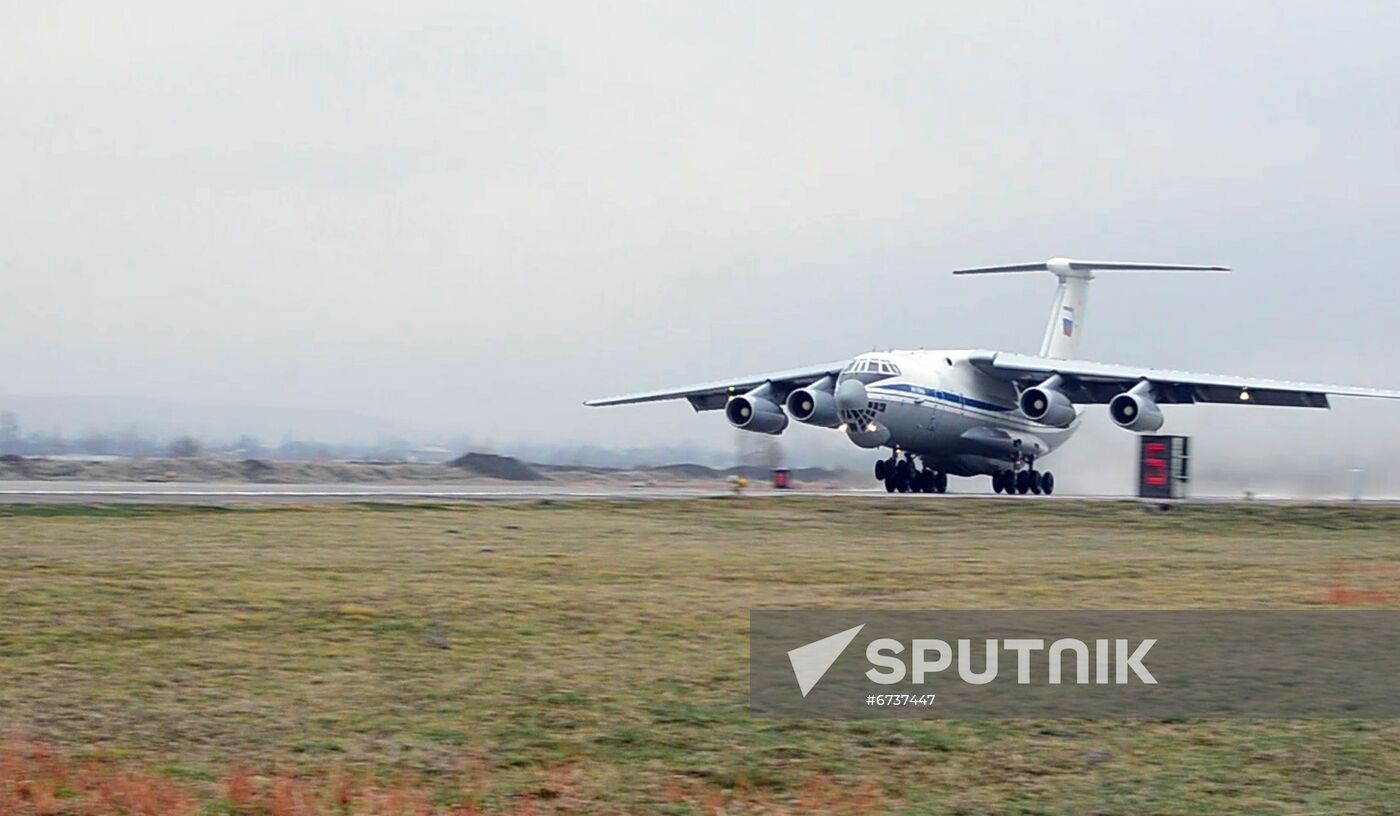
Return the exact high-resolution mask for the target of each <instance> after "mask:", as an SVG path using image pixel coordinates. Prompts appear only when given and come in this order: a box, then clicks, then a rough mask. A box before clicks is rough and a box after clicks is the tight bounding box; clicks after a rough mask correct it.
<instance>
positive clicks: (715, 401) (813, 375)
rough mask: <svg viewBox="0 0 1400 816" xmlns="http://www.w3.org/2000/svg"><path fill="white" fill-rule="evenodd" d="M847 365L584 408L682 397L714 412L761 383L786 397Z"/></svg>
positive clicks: (604, 400)
mask: <svg viewBox="0 0 1400 816" xmlns="http://www.w3.org/2000/svg"><path fill="white" fill-rule="evenodd" d="M849 362H850V360H835V361H833V362H830V363H820V364H818V365H814V366H807V367H805V368H790V369H787V370H786V371H770V372H768V373H766V374H749V375H745V376H742V377H734V378H732V379H728V380H715V381H713V382H707V383H697V384H695V385H683V386H681V387H679V388H662V389H659V390H656V391H640V392H638V393H636V394H622V395H620V396H616V397H604V398H602V399H593V400H588V401H587V402H585V403H584V405H587V406H590V407H595V408H596V407H600V406H604V405H628V404H631V403H634V402H658V401H660V400H672V399H681V398H682V397H684V398H685V399H687V400H689V401H690V405H691V407H692V408H694V409H695V410H697V411H715V410H718V409H720V408H723V407H724V404H725V402H726V401H728V399H729V397H730V396H731V395H734V394H742V393H744V392H745V391H751V390H753V389H754V388H757V387H758V386H760V385H763V384H764V383H772V384H773V385H774V387H775V388H777V390H778V391H779V392H780V393H781V394H783V395H786V393H787V392H789V391H792V390H793V389H796V388H801V387H802V386H804V385H811V384H812V383H814V382H816V381H817V380H820V379H821V378H822V377H825V376H827V375H828V374H829V375H831V376H832V377H835V376H836V375H837V374H839V373H840V372H841V369H843V368H845V367H846V364H847V363H849Z"/></svg>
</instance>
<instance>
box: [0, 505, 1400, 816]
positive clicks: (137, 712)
mask: <svg viewBox="0 0 1400 816" xmlns="http://www.w3.org/2000/svg"><path fill="white" fill-rule="evenodd" d="M1398 546H1400V509H1392V508H1349V507H1326V508H1323V507H1318V508H1307V507H1280V506H1250V507H1225V506H1202V507H1187V508H1181V509H1179V510H1177V511H1175V512H1172V513H1155V514H1154V513H1145V512H1143V511H1141V510H1139V509H1137V508H1135V507H1133V506H1132V505H1129V504H1118V503H1111V504H1091V503H1084V504H1078V503H1068V502H1065V503H1058V502H1055V503H1034V504H1031V503H1022V502H1015V501H1005V502H1001V501H986V502H982V501H958V502H948V503H939V502H936V501H911V502H905V503H898V502H885V501H865V500H860V499H821V500H816V499H792V498H789V499H784V500H773V499H760V498H753V499H710V500H695V501H675V502H648V503H624V502H619V503H603V502H597V503H578V504H569V503H547V502H542V503H534V504H519V505H510V504H486V505H457V506H451V507H433V506H407V505H365V506H351V507H315V508H266V509H215V508H194V507H146V506H122V507H105V508H104V507H81V506H44V507H7V508H0V605H3V606H2V607H0V608H3V610H4V619H3V623H4V628H3V631H0V676H3V681H2V682H0V730H2V731H3V733H4V734H5V735H7V736H8V737H9V738H10V739H11V740H13V741H15V742H16V743H17V744H19V745H22V746H32V745H33V744H35V743H45V744H51V745H53V746H55V748H56V750H58V751H60V752H61V753H62V754H63V755H65V756H67V757H68V758H70V760H71V762H72V763H73V764H74V765H75V767H76V766H78V765H81V764H82V763H83V762H86V761H87V760H89V759H91V760H96V761H97V762H98V765H99V766H100V767H102V768H107V769H109V770H107V771H103V773H116V771H111V770H110V769H111V768H123V769H130V768H137V769H141V771H140V772H141V773H142V774H146V775H147V776H149V777H150V778H153V779H158V780H166V781H168V782H169V785H170V786H171V788H170V790H171V791H173V793H170V794H169V795H170V796H172V797H174V799H172V800H171V801H173V802H177V803H178V807H175V806H172V807H175V809H176V810H181V809H185V810H189V812H198V811H201V810H202V811H203V812H205V813H226V812H231V811H237V812H244V811H256V810H264V811H268V812H273V813H274V814H275V816H291V814H292V813H293V812H295V813H313V812H316V813H319V812H349V811H350V810H355V809H359V810H366V811H374V812H387V811H388V810H393V809H394V808H399V809H401V810H407V811H413V810H415V809H416V810H417V811H422V810H423V809H424V808H430V809H436V810H448V809H453V808H455V809H457V810H458V812H461V813H468V812H476V811H477V810H480V811H482V812H510V813H514V812H539V813H547V812H575V813H592V812H623V813H652V812H662V813H705V812H724V813H743V812H767V813H776V812H794V813H796V812H811V811H813V810H814V809H815V810H824V809H830V810H845V811H847V812H895V813H966V814H984V813H1065V814H1084V813H1103V814H1109V813H1125V814H1129V813H1131V814H1148V813H1202V814H1215V813H1278V812H1282V813H1389V812H1396V811H1397V810H1400V724H1395V723H1391V722H1380V723H1377V722H1328V721H1298V722H1292V721H1290V722H1277V721H1275V722H1253V723H1241V722H1233V723H1231V722H1146V723H1144V722H1123V721H1112V722H1089V721H1058V720H1057V721H959V722H888V721H879V722H858V723H845V722H813V721H794V722H787V721H767V720H763V721H760V720H751V719H749V718H748V716H747V715H746V711H745V707H746V704H747V693H748V674H747V659H748V646H747V635H746V631H747V622H748V612H749V610H750V609H756V608H765V607H772V608H782V607H801V606H825V607H838V608H840V607H845V608H850V607H864V608H913V609H922V608H965V609H974V608H980V609H989V608H1000V609H1017V608H1022V609H1024V608H1044V609H1091V608H1104V609H1113V608H1136V609H1156V608H1249V609H1256V608H1297V607H1307V606H1315V605H1318V604H1321V603H1324V602H1325V601H1326V599H1327V598H1328V593H1329V586H1330V585H1331V584H1332V583H1334V581H1335V580H1336V579H1335V577H1334V574H1335V565H1336V564H1337V563H1338V562H1346V563H1347V564H1350V565H1353V571H1354V573H1355V574H1359V575H1360V576H1361V578H1359V579H1357V580H1362V581H1363V582H1369V584H1370V585H1372V586H1371V589H1373V590H1374V589H1375V587H1374V585H1375V584H1378V583H1379V584H1383V583H1387V582H1391V581H1397V580H1400V577H1397V576H1400V573H1396V572H1394V571H1392V570H1393V569H1394V568H1395V565H1396V564H1397V563H1400V552H1397V547H1398ZM1357 565H1361V566H1363V567H1365V569H1359V570H1357V569H1355V567H1356V566H1357ZM1396 589H1400V587H1396ZM1333 597H1334V598H1335V595H1334V596H1333ZM1357 597H1359V598H1360V599H1362V600H1365V601H1367V602H1370V603H1373V604H1381V605H1385V604H1388V603H1392V601H1390V596H1388V595H1386V594H1383V593H1382V592H1378V591H1377V592H1373V593H1371V594H1363V595H1359V596H1357ZM30 751H31V748H29V747H24V748H21V749H17V750H15V751H11V753H10V759H9V760H6V761H5V762H0V766H5V765H6V762H8V767H9V768H10V771H9V776H14V775H19V776H24V775H25V774H26V773H28V774H29V775H30V776H34V775H36V774H38V775H41V776H42V775H43V774H44V773H49V772H47V771H35V770H34V768H39V767H41V766H43V762H46V761H48V760H46V759H44V757H42V756H41V757H40V758H39V759H37V760H36V759H34V758H33V757H28V758H26V755H27V752H30ZM34 762H38V763H39V764H38V765H33V764H25V763H34ZM89 767H97V766H89ZM26 768H28V769H30V770H28V771H26V770H25V769H26ZM231 769H232V770H231ZM54 773H58V772H56V771H55V772H54ZM64 773H66V772H64ZM94 773H96V771H94ZM6 778H7V772H6V771H5V769H4V767H0V788H3V789H4V790H0V814H3V813H7V812H12V810H13V808H18V809H19V810H21V811H23V810H24V809H25V808H29V809H30V810H32V811H33V812H36V813H40V814H41V815H42V814H44V811H45V809H46V808H47V809H48V811H49V812H63V811H65V810H73V811H75V812H77V811H80V810H81V809H80V808H76V807H73V808H65V807H64V806H63V804H62V802H63V799H64V792H65V791H67V794H68V795H69V796H71V797H74V798H75V801H76V800H77V798H80V796H79V794H81V793H82V791H83V790H86V788H82V786H81V785H77V784H76V783H74V782H72V779H73V778H75V777H73V776H71V775H65V776H63V779H62V780H59V781H55V782H52V783H51V784H50V787H51V790H49V793H50V794H53V796H50V797H49V799H45V800H44V802H45V803H46V804H45V805H44V806H39V805H37V804H35V802H36V801H37V800H35V799H34V797H33V795H29V798H25V797H24V796H19V798H17V799H16V798H14V797H15V796H18V794H14V792H13V790H11V788H13V785H12V784H10V783H7V782H5V781H4V780H5V779H6ZM65 780H66V781H65ZM221 780H222V781H221ZM278 780H281V781H280V782H279V781H278ZM288 780H292V782H289V781H288ZM296 780H301V781H296ZM345 780H353V781H354V785H355V786H356V787H355V789H356V790H363V789H367V788H366V786H367V785H373V786H377V787H376V789H377V790H384V791H393V790H397V789H401V788H403V789H407V788H411V789H412V790H413V791H414V792H415V793H414V794H413V796H415V797H418V798H409V799H400V800H391V799H384V798H382V797H381V799H379V800H377V801H379V805H378V806H376V807H368V806H364V807H362V806H361V805H362V804H363V801H364V800H363V799H362V798H361V799H355V800H354V802H358V803H360V804H354V803H350V804H347V802H349V801H350V800H348V799H346V797H345V796H344V795H343V793H342V794H337V793H335V790H336V788H337V786H339V787H341V788H344V787H346V785H348V784H349V783H347V782H346V781H345ZM405 780H408V781H405ZM293 783H295V784H299V785H304V786H305V788H304V791H309V792H305V793H304V800H296V801H302V804H303V805H304V806H305V807H304V808H303V809H302V810H297V809H296V808H291V806H289V805H287V804H286V802H290V801H294V800H295V797H292V798H291V799H287V798H286V797H284V800H285V801H283V803H282V805H277V804H276V803H277V801H281V800H277V799H276V790H275V789H277V786H278V785H286V784H293ZM94 784H96V783H94ZM7 785H9V787H6V786H7ZM31 787H32V785H31ZM41 787H42V786H41ZM162 789H163V788H162ZM249 789H251V790H253V791H255V792H256V791H262V794H260V795H263V796H264V798H263V799H256V798H249V797H250V796H252V794H249V793H248V790H249ZM6 790H8V791H10V794H13V795H12V796H10V799H6V798H5V796H6V795H9V794H4V791H6ZM286 790H291V789H290V788H288V789H286ZM286 790H284V791H283V792H284V793H286ZM84 795H85V794H84ZM299 795H300V794H299ZM366 795H368V794H366ZM287 796H292V795H291V794H287ZM267 797H271V798H267ZM11 799H13V802H11V804H12V805H13V808H10V809H7V806H6V804H5V803H6V802H7V801H11ZM50 800H53V802H57V803H58V804H57V805H55V804H53V803H52V802H51V801H50ZM84 801H86V800H84ZM394 801H397V802H398V804H397V805H395V804H393V802H394ZM386 802H388V804H385V803H386ZM415 802H416V803H417V804H413V803H415ZM405 803H407V804H405ZM352 805H353V806H352ZM113 807H114V809H115V810H117V811H121V812H128V813H131V812H137V811H141V810H142V809H143V808H141V807H133V806H131V805H126V806H123V807H116V806H113ZM55 808H57V809H56V810H55ZM289 808H290V809H289ZM307 808H309V809H307ZM279 811H280V812H279Z"/></svg>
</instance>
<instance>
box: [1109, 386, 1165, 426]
mask: <svg viewBox="0 0 1400 816" xmlns="http://www.w3.org/2000/svg"><path fill="white" fill-rule="evenodd" d="M1108 415H1109V416H1111V417H1113V421H1114V422H1115V423H1117V425H1118V427H1120V428H1123V429H1125V430H1129V431H1136V432H1138V433H1148V432H1151V431H1155V430H1157V429H1158V428H1160V427H1162V423H1163V422H1164V421H1166V420H1165V419H1164V418H1163V416H1162V409H1161V408H1159V407H1158V406H1157V403H1155V402H1153V401H1152V398H1151V397H1149V396H1148V391H1147V389H1145V388H1141V387H1135V388H1133V389H1132V390H1131V391H1125V392H1123V393H1122V394H1119V395H1118V396H1116V397H1114V398H1113V399H1112V400H1110V401H1109V403H1108Z"/></svg>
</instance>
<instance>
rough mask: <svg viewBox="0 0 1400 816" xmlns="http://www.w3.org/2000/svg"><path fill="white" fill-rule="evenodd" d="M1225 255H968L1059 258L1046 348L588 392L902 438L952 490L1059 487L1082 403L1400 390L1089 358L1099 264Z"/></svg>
mask: <svg viewBox="0 0 1400 816" xmlns="http://www.w3.org/2000/svg"><path fill="white" fill-rule="evenodd" d="M1229 271H1230V269H1229V267H1225V266H1196V265H1190V264H1156V263H1137V262H1130V261H1082V260H1074V259H1071V258H1051V259H1050V260H1048V261H1042V262H1039V263H1021V264H1007V265H1003V266H983V267H975V268H971V269H957V270H954V271H953V274H954V275H989V274H1005V273H1022V272H1049V273H1051V274H1053V275H1054V276H1055V277H1056V278H1058V279H1059V287H1058V288H1057V290H1056V293H1055V301H1054V305H1053V306H1052V307H1051V309H1050V321H1049V323H1048V324H1047V325H1046V327H1045V335H1044V339H1043V340H1042V342H1041V346H1040V353H1039V354H1036V355H1028V354H1017V353H1014V352H1006V351H988V350H985V349H956V350H947V349H945V350H926V349H919V350H906V351H883V352H870V353H866V354H859V355H856V356H855V357H853V358H850V359H847V360H836V361H833V362H828V363H820V364H817V365H812V366H804V367H801V368H793V369H789V370H786V371H772V372H768V373H764V374H751V375H747V376H742V377H734V378H732V379H726V380H717V381H714V382H707V383H700V384H697V385H687V386H682V387H680V388H666V389H661V390H657V391H644V392H641V393H636V394H624V395H622V396H616V397H606V398H603V399H594V400H588V401H587V402H585V403H584V405H587V406H593V407H597V406H606V405H627V404H631V403H641V402H655V401H659V400H672V399H685V400H687V401H688V402H689V403H690V405H691V407H692V408H694V409H695V410H696V411H711V410H720V409H723V410H724V414H725V417H726V418H727V419H728V420H729V423H730V424H731V425H733V426H734V427H735V428H738V429H740V430H744V431H751V432H755V433H764V434H774V435H777V434H781V433H782V432H783V431H784V430H785V429H786V428H787V426H788V418H789V417H791V418H792V419H795V420H797V421H798V422H802V423H805V424H808V425H815V426H818V427H823V428H832V429H835V430H838V431H840V432H842V433H844V434H845V435H846V437H847V438H848V439H850V440H851V442H853V443H854V444H856V445H858V446H859V447H862V448H867V449H872V450H874V449H878V448H882V447H888V448H890V449H891V454H890V455H889V457H888V458H881V459H879V460H877V461H876V462H875V478H876V479H877V480H879V481H882V482H884V485H885V490H886V491H888V492H890V493H893V492H895V491H898V492H900V493H906V492H916V493H917V492H922V493H945V492H947V490H948V477H949V476H962V477H970V476H991V477H992V490H993V491H994V492H996V493H1007V494H1010V495H1024V494H1026V493H1034V494H1042V493H1043V494H1050V493H1053V492H1054V490H1055V475H1054V473H1052V472H1051V471H1048V470H1047V471H1042V470H1039V469H1038V468H1037V464H1038V463H1039V461H1040V460H1041V459H1043V458H1044V457H1046V456H1048V455H1049V454H1050V453H1051V452H1052V451H1054V450H1055V449H1056V448H1058V447H1060V446H1061V445H1063V444H1064V443H1066V442H1068V441H1069V439H1070V438H1071V437H1072V436H1073V435H1074V432H1075V431H1076V430H1078V428H1079V426H1080V411H1079V409H1078V408H1077V407H1076V406H1080V405H1093V404H1099V405H1102V404H1105V403H1107V405H1108V415H1109V417H1110V419H1112V421H1113V422H1114V423H1115V424H1116V425H1117V426H1118V427H1120V428H1123V429H1125V430H1128V431H1133V432H1137V433H1151V432H1153V431H1156V430H1158V429H1159V428H1161V427H1162V425H1163V423H1164V422H1165V417H1164V416H1163V413H1162V409H1161V406H1163V405H1185V404H1193V403H1220V404H1230V405H1246V406H1251V405H1263V406H1292V407H1301V408H1328V407H1330V405H1329V403H1328V401H1327V398H1328V396H1329V395H1332V396H1342V397H1371V398H1380V399H1400V391H1386V390H1380V389H1374V388H1359V387H1353V386H1336V385H1317V384H1312V383H1298V382H1289V381H1284V380H1261V379H1253V378H1246V377H1231V376H1222V375H1218V374H1195V373H1190V372H1185V371H1169V370H1162V369H1155V368H1141V367H1137V366H1126V365H1115V364H1109V363H1097V362H1090V361H1088V360H1083V359H1079V356H1078V355H1079V344H1080V341H1081V340H1082V339H1083V336H1084V335H1083V326H1084V316H1085V311H1086V307H1087V305H1088V296H1089V284H1090V282H1091V281H1093V280H1094V279H1095V273H1099V272H1206V273H1211V272H1220V273H1225V272H1229Z"/></svg>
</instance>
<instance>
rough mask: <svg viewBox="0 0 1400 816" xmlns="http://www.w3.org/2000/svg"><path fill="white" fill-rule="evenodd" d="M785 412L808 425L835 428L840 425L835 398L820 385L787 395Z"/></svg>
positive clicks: (810, 386)
mask: <svg viewBox="0 0 1400 816" xmlns="http://www.w3.org/2000/svg"><path fill="white" fill-rule="evenodd" d="M828 382H829V380H828ZM787 412H788V414H789V415H791V416H792V418H793V419H795V420H797V421H798V422H803V423H806V424H808V425H817V426H820V427H822V428H835V427H837V426H838V425H840V424H841V417H840V415H839V414H838V412H837V410H836V397H834V396H832V393H831V391H829V390H825V389H823V388H821V387H820V384H818V385H809V386H807V387H806V388H799V389H797V390H796V391H793V392H792V393H791V394H788V398H787Z"/></svg>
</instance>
